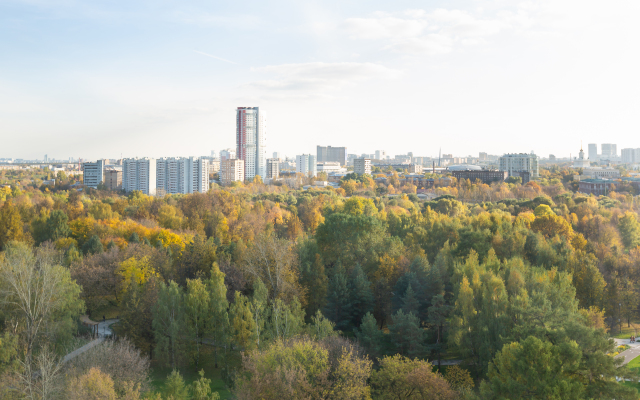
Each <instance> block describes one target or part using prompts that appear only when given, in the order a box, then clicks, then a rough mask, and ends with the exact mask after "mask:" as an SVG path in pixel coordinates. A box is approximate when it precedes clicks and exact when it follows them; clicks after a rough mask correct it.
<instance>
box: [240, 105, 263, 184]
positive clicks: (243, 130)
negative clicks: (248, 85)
mask: <svg viewBox="0 0 640 400" xmlns="http://www.w3.org/2000/svg"><path fill="white" fill-rule="evenodd" d="M236 147H237V148H236V151H237V158H239V159H240V160H243V161H244V176H245V179H247V180H252V179H253V178H254V177H255V176H256V175H260V176H261V177H262V179H263V180H264V179H265V178H266V176H267V114H266V112H265V111H264V110H263V111H260V108H259V107H238V109H237V110H236Z"/></svg>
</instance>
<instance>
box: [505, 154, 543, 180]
mask: <svg viewBox="0 0 640 400" xmlns="http://www.w3.org/2000/svg"><path fill="white" fill-rule="evenodd" d="M499 165H500V171H506V172H507V173H508V175H509V176H521V174H520V172H528V173H529V176H530V177H531V178H537V177H538V176H539V174H538V172H539V170H538V156H536V155H535V154H533V153H531V154H527V153H519V154H505V155H503V156H502V157H500V162H499ZM523 182H524V179H523Z"/></svg>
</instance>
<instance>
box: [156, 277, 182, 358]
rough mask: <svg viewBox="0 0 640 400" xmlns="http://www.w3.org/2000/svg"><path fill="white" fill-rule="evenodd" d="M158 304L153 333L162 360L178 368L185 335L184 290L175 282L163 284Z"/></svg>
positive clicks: (159, 291)
mask: <svg viewBox="0 0 640 400" xmlns="http://www.w3.org/2000/svg"><path fill="white" fill-rule="evenodd" d="M158 289H159V290H158V303H157V304H156V306H155V307H154V309H153V332H154V336H155V338H156V343H157V344H158V347H157V350H158V354H159V355H160V357H161V358H163V359H165V360H168V361H169V363H170V365H171V367H172V368H176V365H177V363H178V357H179V356H180V354H181V350H182V337H183V334H184V328H185V325H184V304H183V295H182V289H181V288H180V287H179V286H178V284H177V283H175V282H174V281H169V285H166V284H165V283H163V282H161V283H160V285H159V288H158Z"/></svg>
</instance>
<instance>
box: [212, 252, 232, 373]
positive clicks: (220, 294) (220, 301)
mask: <svg viewBox="0 0 640 400" xmlns="http://www.w3.org/2000/svg"><path fill="white" fill-rule="evenodd" d="M224 277H225V274H224V273H223V272H222V271H220V268H219V267H218V264H217V263H213V266H212V268H211V277H210V279H209V281H208V282H207V288H208V289H209V316H210V318H211V323H210V325H209V331H208V334H209V336H210V337H211V339H212V340H213V344H214V354H215V355H214V360H215V367H216V368H218V348H220V347H223V348H225V349H226V348H227V343H228V342H229V335H230V333H231V332H230V330H231V329H230V324H229V302H228V301H227V286H225V284H224Z"/></svg>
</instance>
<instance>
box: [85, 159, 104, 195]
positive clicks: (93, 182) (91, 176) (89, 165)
mask: <svg viewBox="0 0 640 400" xmlns="http://www.w3.org/2000/svg"><path fill="white" fill-rule="evenodd" d="M82 172H83V174H82V183H83V184H84V185H85V186H86V187H90V188H93V189H96V188H97V187H98V185H99V184H101V183H103V182H104V160H98V161H96V162H86V163H83V164H82Z"/></svg>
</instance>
